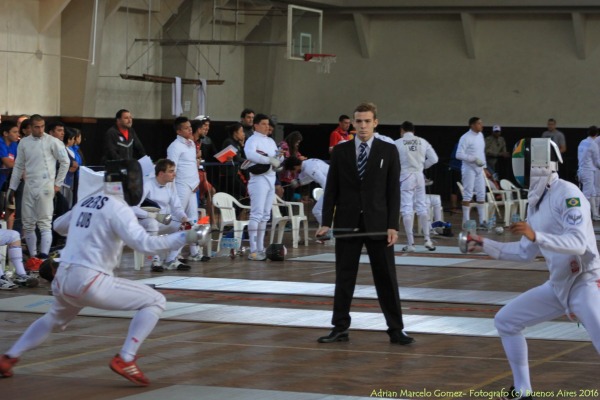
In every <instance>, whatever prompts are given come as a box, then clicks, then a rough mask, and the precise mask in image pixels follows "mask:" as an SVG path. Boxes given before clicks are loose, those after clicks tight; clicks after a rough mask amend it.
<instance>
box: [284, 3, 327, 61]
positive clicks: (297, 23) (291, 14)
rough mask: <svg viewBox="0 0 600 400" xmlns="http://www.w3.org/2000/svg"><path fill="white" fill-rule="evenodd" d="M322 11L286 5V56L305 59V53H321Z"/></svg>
mask: <svg viewBox="0 0 600 400" xmlns="http://www.w3.org/2000/svg"><path fill="white" fill-rule="evenodd" d="M322 36H323V11H321V10H316V9H314V8H307V7H301V6H296V5H293V4H290V5H288V23H287V54H286V56H287V58H288V59H289V60H298V61H305V59H304V55H305V54H313V53H321V47H322V44H323V43H322Z"/></svg>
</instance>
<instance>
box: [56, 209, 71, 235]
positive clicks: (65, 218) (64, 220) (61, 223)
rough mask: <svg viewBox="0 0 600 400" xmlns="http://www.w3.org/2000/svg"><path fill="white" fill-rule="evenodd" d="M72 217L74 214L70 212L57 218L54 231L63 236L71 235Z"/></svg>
mask: <svg viewBox="0 0 600 400" xmlns="http://www.w3.org/2000/svg"><path fill="white" fill-rule="evenodd" d="M72 215H73V212H72V211H69V212H67V213H65V214H63V215H61V216H60V217H58V218H56V219H55V220H54V222H53V223H52V228H53V229H54V231H55V232H56V233H58V234H59V235H61V236H67V233H69V224H70V223H71V216H72Z"/></svg>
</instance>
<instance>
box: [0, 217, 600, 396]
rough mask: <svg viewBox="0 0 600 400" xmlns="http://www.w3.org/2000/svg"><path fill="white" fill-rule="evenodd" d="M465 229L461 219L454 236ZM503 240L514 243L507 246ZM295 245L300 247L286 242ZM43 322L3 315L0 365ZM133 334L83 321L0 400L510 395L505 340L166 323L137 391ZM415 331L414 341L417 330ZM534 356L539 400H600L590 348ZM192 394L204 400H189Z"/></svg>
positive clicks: (297, 272)
mask: <svg viewBox="0 0 600 400" xmlns="http://www.w3.org/2000/svg"><path fill="white" fill-rule="evenodd" d="M447 217H448V215H447ZM459 218H460V215H456V216H453V217H451V221H452V222H455V224H454V226H455V228H454V232H455V234H456V233H457V228H456V226H458V225H459V224H458V221H459ZM287 235H288V234H286V236H287ZM494 238H496V239H501V240H509V239H511V238H510V237H509V236H508V235H505V236H496V235H494ZM290 239H291V235H290V237H289V238H287V237H286V239H285V240H286V241H288V240H290ZM403 240H404V237H403V236H401V237H400V241H403ZM417 240H419V239H418V238H417ZM436 242H437V244H438V245H454V244H455V243H456V238H437V239H436ZM417 244H422V243H419V242H417ZM332 251H333V247H330V246H323V245H319V244H316V243H315V242H313V241H311V243H310V245H309V246H308V247H304V246H301V247H300V248H298V249H292V248H291V246H288V252H289V255H288V256H289V257H294V256H304V255H312V254H318V253H320V252H332ZM432 255H433V254H432ZM131 261H132V256H131V253H126V254H125V255H124V257H123V265H122V267H121V269H120V270H119V271H118V274H119V275H120V276H122V277H127V278H130V279H140V278H147V277H151V276H156V275H157V274H152V273H151V272H149V268H146V269H145V270H142V271H134V270H133V269H132V268H131V266H130V264H131ZM192 265H193V268H192V271H190V272H175V273H174V272H172V271H171V272H169V274H170V275H173V274H181V275H182V276H204V277H219V278H243V279H260V280H285V281H298V282H324V283H332V282H333V280H334V266H333V264H329V263H308V262H291V261H287V262H250V261H248V260H246V259H245V258H236V259H235V260H231V259H230V258H228V257H219V258H213V259H212V260H211V261H210V262H208V263H193V264H192ZM397 272H398V282H399V285H400V286H406V287H427V288H446V289H478V290H497V291H513V292H520V291H524V290H526V289H528V288H530V287H532V286H535V285H538V284H540V283H542V282H544V281H545V280H546V278H547V272H544V271H520V270H506V269H498V270H494V269H477V268H438V267H435V268H434V267H420V266H398V268H397ZM358 283H359V284H363V285H370V284H372V277H371V272H370V269H369V267H368V266H367V265H364V266H361V269H360V272H359V279H358ZM48 286H49V285H48V284H44V285H42V287H40V288H36V289H17V290H15V291H10V292H6V291H4V292H0V299H2V298H7V297H14V296H20V295H24V294H47V293H48ZM163 293H164V294H165V295H166V297H167V299H168V300H169V301H182V302H197V303H216V304H226V305H248V306H255V307H281V308H284V307H292V308H302V309H307V308H309V309H318V310H331V307H332V299H331V298H327V297H306V296H283V295H262V294H261V295H258V294H241V293H216V292H198V291H180V290H168V291H164V292H163ZM401 295H402V293H401ZM599 306H600V305H599ZM403 307H404V313H405V314H420V315H448V316H468V317H486V318H492V317H493V316H494V313H495V312H496V311H497V310H498V307H495V306H481V305H474V304H473V305H470V304H440V303H418V302H403ZM353 310H354V311H368V312H378V311H379V308H378V305H377V302H376V301H373V300H357V301H355V302H354V304H353ZM37 317H39V315H36V314H27V313H9V312H0V353H1V352H3V351H5V350H7V349H8V348H9V347H10V345H11V343H13V342H14V341H15V340H16V339H17V338H18V337H19V335H20V334H21V333H22V332H23V331H24V330H25V328H26V327H27V326H28V325H29V324H30V323H31V322H32V321H34V320H35V319H36V318H37ZM128 324H129V320H128V319H123V318H97V317H78V318H77V319H75V320H74V321H73V322H72V323H71V324H70V326H69V327H68V329H67V330H66V331H64V332H58V333H54V334H52V335H51V336H50V338H49V339H48V340H47V341H46V342H45V343H44V344H42V345H41V346H40V347H39V348H37V349H35V350H32V351H30V352H29V353H27V354H24V355H23V357H22V358H21V361H20V363H19V364H18V366H17V367H16V368H15V376H14V377H13V378H10V379H0V394H1V395H0V398H2V399H10V400H13V399H15V400H16V399H36V400H38V399H44V400H51V399H86V400H96V399H97V400H100V399H118V398H125V397H129V396H131V398H136V399H153V398H172V399H175V398H181V399H184V398H203V399H211V398H215V399H216V398H220V399H226V398H234V397H235V398H240V399H249V398H263V399H265V398H272V399H291V398H297V397H294V393H295V394H297V392H301V393H314V394H323V396H311V397H310V398H331V399H333V398H337V397H335V396H332V395H337V396H357V397H375V396H376V395H380V396H381V395H383V397H387V398H404V399H417V398H427V399H469V398H471V399H476V398H480V399H486V398H495V397H494V396H493V394H492V393H490V392H491V391H499V390H501V389H502V388H505V389H506V388H508V387H509V386H510V385H511V383H512V380H511V374H510V369H509V366H508V363H507V361H506V359H505V356H504V352H503V350H502V346H501V344H500V340H499V339H498V338H480V337H466V336H451V335H446V334H439V335H422V334H418V335H414V337H415V339H416V343H415V344H413V345H411V346H397V345H392V344H390V343H389V341H388V337H387V335H386V334H385V333H382V332H368V331H351V338H350V341H349V342H348V343H333V344H319V343H317V341H316V339H317V338H318V337H319V336H321V335H324V334H327V333H328V329H307V328H303V329H302V328H285V327H273V326H260V325H235V324H227V323H191V322H173V321H160V322H159V323H158V325H157V327H156V329H155V330H154V332H153V333H152V335H151V336H150V337H149V339H148V340H147V341H146V342H145V343H144V345H143V346H142V349H141V352H140V353H141V355H142V356H143V357H142V358H141V359H140V360H139V362H138V365H139V366H140V367H141V368H142V370H143V371H144V372H145V373H146V375H147V376H148V377H149V378H150V379H151V381H152V385H151V386H149V387H148V388H138V387H135V386H133V385H131V384H130V383H129V382H128V381H126V380H124V379H123V378H122V377H120V376H118V375H116V374H114V373H113V372H112V371H111V370H110V369H109V368H108V362H109V360H110V358H111V357H112V356H113V355H114V354H115V353H117V352H118V351H119V349H120V347H121V344H122V341H123V340H124V337H125V334H126V331H127V327H128ZM406 330H407V331H408V332H409V333H410V326H407V327H406ZM529 353H530V363H531V375H532V382H533V385H534V389H535V390H538V391H544V392H546V393H545V395H546V396H545V397H552V398H557V399H575V398H577V399H591V398H600V397H599V396H598V394H597V392H596V393H595V392H593V391H592V392H591V393H585V392H582V391H583V390H590V389H591V390H594V389H598V388H599V387H600V384H599V383H598V371H599V370H600V358H599V357H598V354H597V352H596V351H595V350H594V348H593V346H592V345H591V343H590V342H569V341H541V340H531V341H529ZM211 388H212V389H215V390H214V391H211V390H210V389H211ZM219 388H224V389H219ZM228 388H239V389H247V390H245V391H244V390H242V391H231V389H228ZM217 389H218V390H217ZM250 389H259V390H268V391H274V392H255V391H252V390H250ZM219 390H220V391H219ZM227 390H229V392H228V391H227ZM561 391H562V392H561ZM565 391H566V392H571V393H570V394H565V393H564V392H565ZM290 392H294V393H290ZM190 393H195V394H194V395H192V397H190ZM228 393H231V394H228ZM234 393H235V395H234ZM196 394H197V395H196ZM326 395H330V396H332V397H327V396H326ZM236 396H237V397H236ZM298 398H299V397H298ZM307 398H308V397H307ZM538 398H543V397H542V396H538Z"/></svg>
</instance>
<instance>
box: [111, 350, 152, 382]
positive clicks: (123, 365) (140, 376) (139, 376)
mask: <svg viewBox="0 0 600 400" xmlns="http://www.w3.org/2000/svg"><path fill="white" fill-rule="evenodd" d="M135 360H137V357H136V358H135V359H134V360H133V361H131V362H125V361H123V359H122V358H121V356H120V355H119V354H117V355H116V356H114V357H113V359H112V360H111V361H110V364H109V365H110V369H112V370H113V371H115V372H116V373H117V374H119V375H121V376H123V377H125V378H127V379H129V380H130V381H131V382H133V383H135V384H136V385H139V386H148V385H149V384H150V381H149V380H148V378H146V377H145V376H144V373H143V372H142V371H140V369H139V368H138V366H137V364H136V363H135Z"/></svg>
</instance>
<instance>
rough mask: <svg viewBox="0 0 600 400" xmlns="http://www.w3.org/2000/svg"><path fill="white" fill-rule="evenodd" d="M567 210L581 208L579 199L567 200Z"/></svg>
mask: <svg viewBox="0 0 600 400" xmlns="http://www.w3.org/2000/svg"><path fill="white" fill-rule="evenodd" d="M566 201H567V208H571V207H581V201H580V200H579V197H571V198H570V199H567V200H566Z"/></svg>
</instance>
